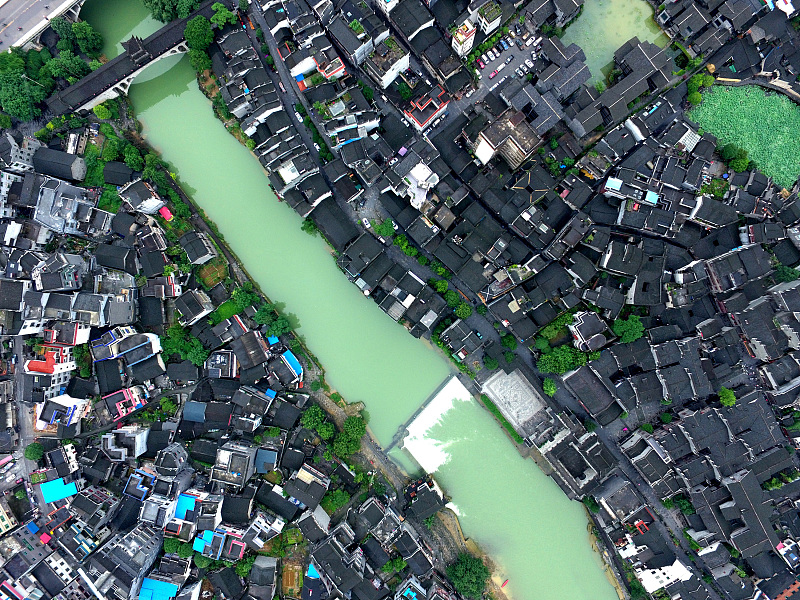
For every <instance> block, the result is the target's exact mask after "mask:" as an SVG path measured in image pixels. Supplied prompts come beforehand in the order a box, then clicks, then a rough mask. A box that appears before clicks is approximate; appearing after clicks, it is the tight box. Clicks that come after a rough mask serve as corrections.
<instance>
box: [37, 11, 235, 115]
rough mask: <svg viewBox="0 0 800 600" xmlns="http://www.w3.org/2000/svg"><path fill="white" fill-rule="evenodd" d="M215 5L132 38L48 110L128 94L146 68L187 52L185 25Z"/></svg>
mask: <svg viewBox="0 0 800 600" xmlns="http://www.w3.org/2000/svg"><path fill="white" fill-rule="evenodd" d="M217 1H219V0H206V1H205V2H203V4H202V5H201V6H200V8H199V9H198V10H197V11H196V12H194V13H192V14H191V15H189V17H188V18H187V19H176V20H174V21H172V22H170V23H167V24H166V25H164V27H162V28H161V29H159V30H158V31H156V32H155V33H154V34H153V35H151V36H150V37H148V38H147V39H145V40H142V39H141V38H137V37H136V36H134V37H132V38H131V39H129V40H128V41H127V42H123V43H122V46H123V48H125V52H123V53H122V54H120V55H119V56H117V57H116V58H114V59H112V60H110V61H108V62H107V63H106V64H104V65H103V66H102V67H100V68H99V69H97V70H96V71H94V72H92V73H89V75H87V76H86V77H84V78H83V79H81V80H80V81H78V82H77V83H75V84H73V85H71V86H69V87H68V88H66V89H63V90H61V91H60V92H58V93H57V94H54V95H53V96H51V97H50V98H48V99H47V107H48V108H49V109H50V111H51V112H53V113H54V114H56V115H62V114H65V113H70V112H81V111H86V110H90V109H92V108H94V107H95V106H97V105H98V104H100V103H101V102H105V101H106V100H109V99H111V98H116V97H118V96H121V95H125V94H127V93H128V89H129V88H130V87H131V84H132V83H133V80H134V79H136V77H137V76H138V75H139V74H140V73H141V72H142V71H144V70H145V69H147V67H149V66H150V65H152V64H153V63H155V62H157V61H159V60H161V59H162V58H165V57H167V56H174V55H176V54H182V53H184V52H187V51H188V50H189V48H188V47H187V45H186V40H185V39H184V37H183V30H184V29H185V28H186V23H187V21H188V20H189V19H191V18H194V17H196V16H197V15H203V16H205V17H210V16H211V15H212V14H213V12H214V11H213V10H211V5H212V4H214V3H215V2H217ZM226 4H229V3H226Z"/></svg>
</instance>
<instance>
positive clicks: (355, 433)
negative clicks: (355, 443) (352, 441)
mask: <svg viewBox="0 0 800 600" xmlns="http://www.w3.org/2000/svg"><path fill="white" fill-rule="evenodd" d="M343 429H344V432H345V434H347V435H349V436H350V437H352V438H356V439H361V437H362V436H363V435H364V434H365V433H366V432H367V423H366V421H364V419H363V417H359V416H353V417H347V418H346V419H345V421H344V426H343Z"/></svg>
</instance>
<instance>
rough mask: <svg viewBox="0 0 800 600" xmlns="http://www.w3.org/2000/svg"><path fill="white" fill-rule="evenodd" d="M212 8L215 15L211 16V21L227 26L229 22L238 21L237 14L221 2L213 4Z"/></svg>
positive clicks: (218, 25) (217, 24)
mask: <svg viewBox="0 0 800 600" xmlns="http://www.w3.org/2000/svg"><path fill="white" fill-rule="evenodd" d="M211 10H213V11H214V15H213V16H212V17H211V23H213V24H214V25H216V26H217V27H219V28H220V29H221V28H222V27H225V25H227V24H231V25H233V24H234V23H236V15H235V14H234V13H232V12H231V11H229V10H228V9H227V8H226V7H225V5H224V4H222V3H221V2H215V3H214V4H212V5H211Z"/></svg>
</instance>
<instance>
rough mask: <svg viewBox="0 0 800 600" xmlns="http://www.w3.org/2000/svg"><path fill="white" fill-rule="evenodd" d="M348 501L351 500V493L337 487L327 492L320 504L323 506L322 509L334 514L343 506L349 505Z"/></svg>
mask: <svg viewBox="0 0 800 600" xmlns="http://www.w3.org/2000/svg"><path fill="white" fill-rule="evenodd" d="M348 502H350V494H348V493H347V492H345V491H344V490H342V489H336V490H328V491H327V492H325V495H324V496H323V497H322V502H320V505H321V506H322V510H324V511H325V512H326V513H328V514H329V515H332V514H333V513H335V512H336V511H337V510H339V509H340V508H342V507H343V506H347V503H348Z"/></svg>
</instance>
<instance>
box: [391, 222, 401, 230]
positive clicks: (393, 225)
mask: <svg viewBox="0 0 800 600" xmlns="http://www.w3.org/2000/svg"><path fill="white" fill-rule="evenodd" d="M392 227H394V230H395V231H397V230H398V229H400V226H399V225H398V224H397V223H395V222H394V219H392Z"/></svg>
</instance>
